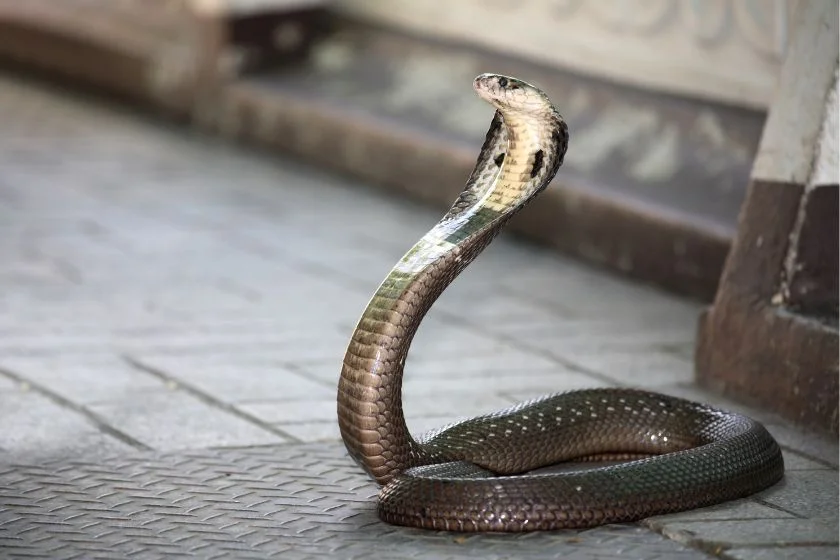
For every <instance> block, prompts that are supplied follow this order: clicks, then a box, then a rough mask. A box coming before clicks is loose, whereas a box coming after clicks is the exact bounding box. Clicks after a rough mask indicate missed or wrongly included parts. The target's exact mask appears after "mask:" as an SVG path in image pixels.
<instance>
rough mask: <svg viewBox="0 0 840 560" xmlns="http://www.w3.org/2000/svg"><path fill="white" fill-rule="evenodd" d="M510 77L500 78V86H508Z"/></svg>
mask: <svg viewBox="0 0 840 560" xmlns="http://www.w3.org/2000/svg"><path fill="white" fill-rule="evenodd" d="M507 85H508V79H507V78H504V77H502V78H499V87H507Z"/></svg>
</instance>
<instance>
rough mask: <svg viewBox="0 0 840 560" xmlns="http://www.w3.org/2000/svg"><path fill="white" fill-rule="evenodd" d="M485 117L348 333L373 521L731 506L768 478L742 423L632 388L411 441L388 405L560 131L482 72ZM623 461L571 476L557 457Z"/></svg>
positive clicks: (513, 84)
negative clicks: (449, 196) (441, 210)
mask: <svg viewBox="0 0 840 560" xmlns="http://www.w3.org/2000/svg"><path fill="white" fill-rule="evenodd" d="M474 88H475V90H476V92H477V93H478V94H479V96H480V97H482V98H483V99H484V100H486V101H488V102H489V103H490V104H491V105H493V106H494V107H495V108H496V112H495V115H494V117H493V121H492V124H491V126H490V130H489V131H488V133H487V137H486V140H485V142H484V146H483V147H482V150H481V152H480V155H479V158H478V161H477V163H476V166H475V169H474V171H473V173H472V174H471V175H470V177H469V179H468V181H467V184H466V187H465V188H464V190H463V192H461V194H460V196H459V197H458V198H457V200H456V201H455V203H454V205H453V206H452V208H451V209H450V210H449V212H447V214H446V215H445V216H444V217H443V218H442V219H441V220H440V222H438V223H437V224H436V225H435V226H434V227H433V228H432V229H431V230H430V231H429V232H428V233H427V234H426V235H424V236H423V237H422V238H421V239H420V240H419V241H418V242H417V243H416V244H415V245H414V247H413V248H412V249H411V250H410V251H409V252H408V253H406V255H405V256H404V257H403V258H402V259H401V260H400V261H399V262H398V263H397V265H396V266H395V267H394V268H393V269H392V270H391V272H390V273H389V274H388V276H387V277H386V278H385V280H384V281H383V282H382V284H381V285H380V287H379V289H378V290H377V291H376V293H375V294H374V296H373V298H372V299H371V301H370V303H369V304H368V306H367V308H366V309H365V311H364V313H363V315H362V317H361V319H360V320H359V323H358V325H357V327H356V329H355V331H354V332H353V335H352V338H351V341H350V344H349V346H348V349H347V353H346V355H345V357H344V362H343V367H342V371H341V378H340V381H339V387H338V420H339V427H340V429H341V435H342V439H343V440H344V443H345V445H346V447H347V449H348V451H349V453H350V455H351V457H353V458H354V459H355V460H356V462H357V463H358V464H359V465H360V466H361V467H362V468H363V469H364V470H365V471H366V472H367V473H368V474H369V475H371V476H372V477H373V478H374V479H375V480H376V481H377V482H378V483H380V484H381V485H383V488H382V490H381V491H380V495H379V505H378V512H379V516H380V517H381V518H382V519H383V520H385V521H387V522H389V523H394V524H398V525H407V526H415V527H425V528H432V529H446V530H457V531H513V532H516V531H534V530H546V529H559V528H581V527H591V526H595V525H599V524H603V523H611V522H624V521H634V520H638V519H641V518H644V517H647V516H651V515H655V514H662V513H668V512H674V511H680V510H685V509H690V508H695V507H701V506H706V505H711V504H715V503H719V502H722V501H726V500H730V499H734V498H738V497H744V496H747V495H749V494H752V493H754V492H757V491H760V490H762V489H764V488H766V487H768V486H770V485H772V484H774V483H775V482H777V481H778V480H780V479H781V477H782V476H783V473H784V464H783V461H782V455H781V451H780V449H779V446H778V445H777V443H776V441H775V440H774V439H773V437H772V436H771V435H770V434H769V433H768V432H767V430H766V429H765V428H764V426H762V425H761V424H760V423H758V422H755V421H753V420H752V419H750V418H748V417H745V416H742V415H739V414H734V413H731V412H726V411H722V410H718V409H715V408H712V407H709V406H706V405H703V404H699V403H695V402H691V401H687V400H683V399H679V398H675V397H671V396H666V395H661V394H657V393H651V392H647V391H641V390H634V389H620V388H607V389H591V390H581V391H572V392H567V393H560V394H555V395H549V396H546V397H542V398H539V399H537V400H534V401H531V402H528V403H523V404H520V405H517V406H514V407H512V408H510V409H507V410H503V411H500V412H497V413H494V414H489V415H486V416H481V417H477V418H473V419H470V420H466V421H463V422H460V423H458V424H454V425H451V426H448V427H446V428H443V429H441V430H437V431H435V432H433V433H431V434H427V435H426V436H424V437H421V438H419V439H415V438H413V437H412V436H411V434H410V433H409V431H408V428H407V426H406V422H405V418H404V415H403V409H402V396H401V386H402V376H403V367H404V365H405V360H406V356H407V353H408V349H409V346H410V345H411V341H412V338H413V337H414V334H415V333H416V331H417V329H418V327H419V326H420V322H421V321H422V319H423V317H424V315H425V314H426V312H427V311H428V310H429V308H430V307H431V305H432V304H433V303H434V301H435V300H436V299H437V298H438V297H439V296H440V295H441V293H442V292H443V290H444V289H446V287H447V286H448V285H449V284H450V283H451V282H452V281H453V280H454V279H455V277H456V276H458V274H459V273H460V272H461V271H463V270H464V268H465V267H466V266H467V265H469V263H470V262H472V260H473V259H475V257H476V256H477V255H478V254H479V253H480V252H481V251H482V250H483V249H484V248H485V247H486V246H487V245H488V244H489V243H490V242H491V241H492V240H493V238H494V237H495V236H496V235H497V234H498V233H499V231H500V230H501V229H502V227H503V226H504V224H505V223H506V222H507V221H508V220H509V219H510V217H511V216H513V215H514V214H515V213H516V212H517V211H519V210H520V209H521V208H522V207H523V206H525V205H526V204H527V203H528V202H529V201H531V200H532V199H533V198H534V197H535V196H536V195H537V194H538V193H539V192H540V191H542V190H543V189H544V188H545V187H546V185H548V183H549V182H550V181H551V179H552V178H553V177H554V175H555V173H556V172H557V169H558V168H559V167H560V165H561V164H562V162H563V157H564V155H565V152H566V147H567V143H568V129H567V127H566V123H565V122H564V121H563V118H562V117H561V116H560V114H559V113H558V112H557V110H556V109H555V108H554V107H553V105H552V104H551V102H550V101H549V99H548V97H547V96H546V95H545V94H544V93H543V92H542V91H540V90H539V89H537V88H536V87H534V86H532V85H530V84H527V83H525V82H522V81H520V80H517V79H514V78H510V77H507V76H499V75H493V74H483V75H481V76H479V77H478V78H476V80H475V82H474ZM572 460H576V461H580V460H628V462H622V463H620V464H615V465H610V466H602V467H598V468H594V469H588V470H577V471H572V472H561V473H548V474H538V473H529V471H532V470H534V469H538V468H541V467H545V466H548V465H554V464H557V463H561V462H564V461H572Z"/></svg>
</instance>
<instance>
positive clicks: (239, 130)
mask: <svg viewBox="0 0 840 560" xmlns="http://www.w3.org/2000/svg"><path fill="white" fill-rule="evenodd" d="M331 23H332V33H331V34H329V35H328V36H327V37H325V38H324V39H322V40H320V41H319V42H318V43H316V44H315V45H314V47H313V50H312V53H311V56H310V57H309V58H308V59H307V62H306V64H305V65H301V66H298V67H297V68H294V69H285V70H283V71H271V70H269V71H263V72H257V73H254V74H251V75H248V76H245V77H243V78H241V79H239V80H237V81H235V82H230V83H228V84H226V85H225V86H224V87H223V89H222V91H221V92H220V94H219V102H218V103H217V104H213V105H211V106H208V107H206V108H205V109H204V110H202V111H201V112H200V113H199V114H198V115H197V122H198V123H199V124H200V125H201V126H203V127H205V128H206V129H208V130H215V131H217V132H219V133H221V134H223V135H227V136H230V137H235V138H241V139H243V140H245V141H248V142H252V143H255V144H259V145H262V146H268V147H270V148H272V149H278V150H281V151H283V152H287V153H293V154H295V155H296V156H298V157H302V158H305V159H308V160H309V161H312V162H313V163H315V164H317V165H320V166H326V167H329V168H332V169H335V170H337V171H340V172H344V173H350V174H353V175H356V176H358V177H360V178H363V179H364V180H366V181H370V182H373V183H376V184H379V185H381V186H382V187H383V188H386V189H389V190H393V191H395V192H399V193H403V194H406V195H408V196H410V197H412V198H415V199H418V200H422V201H424V202H427V203H430V204H433V205H435V206H437V207H440V208H445V207H448V205H449V204H451V202H452V200H454V198H455V196H456V195H457V193H458V192H459V191H460V189H461V188H462V186H463V183H464V181H465V179H466V177H467V176H468V174H469V172H470V170H471V169H472V166H473V165H474V162H475V158H476V156H477V151H478V147H479V146H480V145H481V140H482V138H483V136H484V133H485V132H486V127H487V126H488V123H489V119H490V117H491V116H492V112H491V111H490V110H489V108H487V107H486V106H485V105H484V104H483V103H482V102H481V101H480V100H478V99H477V98H475V96H474V94H473V93H472V90H471V88H470V87H469V84H470V82H471V80H472V77H473V76H474V75H475V74H477V73H479V72H481V71H485V70H487V69H494V71H499V72H504V73H510V74H515V75H519V76H522V77H525V78H526V79H529V80H531V81H534V82H536V83H538V84H540V85H541V86H543V87H544V88H546V90H547V91H549V93H550V94H551V95H552V97H553V98H555V99H556V100H557V103H558V106H559V107H560V108H561V110H562V111H563V112H564V113H565V114H566V115H565V116H566V118H567V120H568V121H569V123H570V128H571V134H572V143H571V148H570V152H569V155H568V156H567V163H566V165H565V166H564V167H563V168H562V169H561V171H560V173H559V174H558V177H557V179H556V180H555V184H554V187H552V188H551V189H549V191H548V192H547V193H546V194H544V195H542V196H541V197H540V199H539V202H538V203H536V204H534V205H531V206H530V207H529V208H527V209H526V210H525V211H524V212H523V213H522V215H521V216H519V217H518V218H517V219H515V220H514V222H513V223H512V224H511V229H512V230H513V231H516V232H518V233H520V234H523V235H525V236H527V237H529V238H531V239H534V240H536V241H538V242H540V243H544V244H548V245H551V246H553V247H556V248H558V249H560V250H562V251H564V252H568V253H571V254H574V255H577V256H579V257H581V258H583V259H585V260H588V261H590V262H594V263H597V264H601V265H604V266H606V267H609V268H613V269H616V270H618V271H619V272H621V273H622V274H626V275H629V276H632V277H635V278H638V279H641V280H643V281H647V282H652V283H655V284H658V285H660V286H662V287H665V288H667V289H669V290H671V291H674V292H677V293H680V294H684V295H690V296H693V297H697V298H701V299H706V300H710V299H711V298H712V296H713V294H714V292H715V289H716V287H717V281H718V278H719V275H720V271H721V269H722V267H723V263H724V260H725V258H726V254H727V251H728V249H729V243H730V240H731V237H732V235H733V234H734V230H735V227H734V226H735V220H736V216H737V212H738V207H739V206H740V203H741V200H742V197H743V189H744V187H745V186H746V182H747V179H748V174H749V167H750V164H751V162H752V154H753V153H754V150H755V147H756V145H757V143H758V137H759V134H760V131H761V126H762V124H763V115H762V114H760V113H756V112H752V111H746V110H739V109H732V108H727V107H719V106H715V105H709V104H704V103H698V102H691V101H688V100H684V99H678V98H671V97H667V96H662V95H657V94H652V93H649V92H642V91H637V90H632V89H629V88H624V87H621V86H616V85H612V84H606V83H604V82H598V81H594V80H590V79H586V78H583V77H580V76H576V75H574V74H568V73H559V72H557V71H555V70H551V69H546V68H544V67H540V66H538V65H534V64H531V63H528V62H524V61H521V60H515V59H510V58H505V57H501V56H499V55H495V54H489V53H486V52H482V51H477V50H475V49H471V48H467V47H464V46H459V45H451V44H441V43H436V42H431V41H429V40H427V39H423V38H417V37H412V36H408V35H404V34H400V33H395V32H392V31H389V30H387V29H380V28H376V27H371V26H369V25H366V24H363V23H359V22H354V21H352V20H342V19H335V18H333V19H332V20H331ZM616 138H617V139H618V140H616Z"/></svg>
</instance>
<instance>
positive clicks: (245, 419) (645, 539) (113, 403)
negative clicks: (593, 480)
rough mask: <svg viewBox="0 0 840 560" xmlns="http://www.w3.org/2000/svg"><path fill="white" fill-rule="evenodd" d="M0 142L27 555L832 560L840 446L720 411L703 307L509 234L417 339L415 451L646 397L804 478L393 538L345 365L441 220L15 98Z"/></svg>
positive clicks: (12, 526) (148, 131) (1, 387)
mask: <svg viewBox="0 0 840 560" xmlns="http://www.w3.org/2000/svg"><path fill="white" fill-rule="evenodd" d="M0 121H2V122H3V123H4V127H3V129H2V130H0V260H2V262H3V263H4V267H3V270H2V271H0V426H2V427H3V429H2V430H0V465H2V466H0V548H2V550H3V556H6V557H12V558H14V557H49V558H63V557H66V558H113V557H115V556H116V557H124V556H129V555H134V556H136V557H138V558H158V557H162V556H167V557H177V556H179V555H193V556H197V557H203V558H213V557H234V558H265V557H272V556H275V557H283V558H324V557H335V558H355V557H366V558H369V557H370V556H371V555H372V554H379V555H381V556H383V557H388V558H452V559H458V558H511V557H524V556H527V557H529V558H581V559H584V558H614V557H616V556H626V557H629V558H686V559H694V558H706V557H709V555H723V556H727V555H728V557H730V558H762V559H763V558H793V557H797V556H795V555H792V553H791V551H800V552H802V554H803V555H804V556H802V557H807V558H832V557H836V555H834V556H832V554H834V551H835V550H836V545H837V539H836V534H837V513H836V509H837V501H836V495H837V442H836V441H832V440H827V439H825V438H822V437H820V436H816V435H814V434H809V433H805V432H802V431H801V430H799V429H797V428H796V427H795V426H793V425H791V424H790V423H787V422H785V421H783V420H781V419H779V418H777V417H775V416H773V415H770V414H767V413H766V412H763V411H760V410H754V409H752V408H750V407H748V406H744V405H742V404H739V403H732V402H730V401H728V400H727V399H723V398H720V397H719V396H717V395H715V394H713V393H709V392H707V391H703V390H700V389H698V388H696V387H695V386H694V385H693V384H692V383H691V372H692V362H691V352H690V350H691V348H692V346H693V332H694V325H695V324H696V320H697V315H698V314H699V312H700V310H701V306H700V305H699V304H698V303H696V302H692V301H690V300H684V299H680V298H676V297H673V296H668V295H664V294H661V293H660V292H658V291H656V290H654V289H652V288H650V287H646V286H641V285H638V284H633V283H629V282H627V281H625V280H622V279H619V278H615V277H613V276H610V275H608V274H605V273H604V272H603V271H599V270H595V269H593V268H588V267H586V266H584V265H582V264H580V263H578V262H575V261H572V260H569V259H565V258H562V257H559V256H557V255H556V254H554V253H552V252H551V251H546V250H542V249H539V248H537V247H534V246H530V245H526V244H523V243H521V242H520V241H518V240H516V239H514V238H512V237H509V236H502V237H501V238H500V239H499V240H498V241H497V242H496V243H494V245H493V246H492V247H491V248H490V249H489V250H488V251H487V253H486V254H485V255H482V257H481V258H480V259H479V260H478V261H477V262H476V264H475V266H474V267H471V268H470V269H469V270H467V271H466V273H465V274H464V275H463V276H462V277H461V278H459V279H458V281H457V282H456V284H455V285H453V286H452V289H451V290H449V291H447V293H446V294H445V295H444V296H443V298H442V299H441V301H440V302H439V304H438V305H437V306H436V307H435V308H434V309H432V311H431V312H430V315H429V317H428V318H427V320H426V321H425V322H424V325H423V328H421V329H420V332H419V333H418V335H417V339H416V344H415V347H414V348H413V351H412V352H411V355H410V356H409V359H408V362H407V379H406V383H405V389H406V406H405V409H406V415H407V418H408V421H409V424H410V426H411V427H412V429H413V430H414V431H415V432H423V431H427V430H430V429H432V428H435V427H439V426H441V425H444V424H447V423H449V422H452V421H454V420H456V419H458V418H461V417H463V416H469V415H474V414H478V413H483V412H490V411H493V410H495V409H498V408H502V407H506V406H509V405H510V404H513V403H514V402H518V401H519V400H524V399H528V398H532V397H536V396H538V395H541V394H544V393H546V392H552V391H557V390H564V389H571V388H579V387H595V386H612V385H646V386H654V387H657V388H659V389H661V390H663V391H665V392H668V393H672V394H675V395H679V396H684V397H689V398H695V399H699V400H703V401H708V402H712V403H715V404H719V405H721V406H725V407H731V408H735V409H737V410H740V411H742V412H746V413H747V414H751V415H754V416H756V417H758V418H760V419H761V420H762V421H764V422H765V423H766V424H767V425H768V427H769V429H770V430H771V431H772V433H773V434H774V435H776V436H777V437H778V439H779V441H780V443H781V444H782V446H783V447H784V453H785V458H786V461H787V463H788V468H789V470H788V475H787V478H786V479H785V481H784V482H783V483H782V484H780V485H778V486H776V487H774V488H772V489H769V490H768V491H766V492H763V493H761V494H758V495H757V496H754V497H751V498H749V499H746V500H739V501H735V502H731V503H728V504H723V505H720V506H716V507H714V508H707V509H704V510H697V511H693V512H686V513H683V514H679V515H675V516H662V517H657V518H653V519H650V520H647V521H645V522H643V523H640V524H628V525H617V526H608V527H602V528H599V529H594V530H591V531H581V532H574V531H559V532H554V533H546V534H540V535H528V536H493V535H476V536H458V535H454V534H450V533H443V532H424V531H418V530H409V529H404V528H398V527H392V526H389V525H386V524H384V523H381V522H380V521H379V520H378V519H377V518H376V515H375V499H376V496H375V494H376V487H375V485H374V484H373V483H372V482H370V481H369V480H367V479H366V478H365V477H364V476H363V475H362V474H361V472H360V470H359V469H358V467H356V466H355V464H354V463H353V462H352V461H351V460H350V459H348V458H347V456H346V452H345V451H344V447H343V444H342V443H341V442H340V439H339V435H338V430H337V422H336V418H335V391H336V384H337V378H338V375H339V369H340V361H341V357H342V355H343V352H344V349H345V346H346V343H347V339H348V337H349V335H350V329H351V328H352V327H353V325H354V324H355V322H356V320H357V319H358V316H359V314H360V313H361V311H362V309H363V307H364V305H365V304H366V303H367V301H368V298H369V297H370V294H371V293H372V292H373V290H374V289H375V287H376V286H377V285H378V283H379V282H380V281H381V279H382V276H383V275H384V274H385V272H386V271H387V269H388V267H389V266H390V263H392V262H395V261H396V260H397V259H398V258H399V257H400V256H401V254H402V253H403V252H404V251H405V250H406V248H407V247H408V246H409V245H410V244H411V242H412V241H413V240H414V239H416V238H418V237H419V236H420V235H422V234H423V233H424V232H425V231H426V230H427V229H428V228H429V227H430V226H431V225H432V224H433V223H434V222H435V221H436V220H437V219H438V212H437V211H434V210H430V209H428V208H424V207H422V206H418V205H415V204H412V203H409V202H406V201H403V200H400V199H395V198H389V197H387V196H385V195H383V194H381V193H379V192H377V191H375V190H373V189H371V188H368V186H366V185H364V184H360V183H355V182H352V181H349V180H347V179H345V178H341V177H336V176H334V175H329V174H327V173H324V172H323V171H319V170H317V169H313V168H309V167H306V166H304V165H302V164H301V163H298V162H294V161H290V160H283V159H276V158H268V157H267V156H265V155H261V154H255V153H251V152H247V151H244V150H240V149H238V148H236V147H234V146H230V145H227V144H225V143H222V142H219V141H216V140H212V139H208V138H206V137H203V136H200V135H196V134H195V133H192V132H190V131H184V130H180V129H174V128H171V127H166V126H163V125H161V124H159V123H156V122H154V121H151V120H148V118H146V117H143V116H140V115H136V114H133V113H131V112H129V111H126V110H124V109H121V108H118V107H113V106H108V105H105V104H102V103H101V102H99V101H92V100H90V99H88V98H84V97H79V96H74V95H71V94H68V93H67V92H63V91H61V90H57V89H54V88H50V87H47V86H44V85H40V84H37V83H33V82H27V81H24V80H22V79H21V78H18V77H14V76H10V75H2V74H0ZM476 302H479V303H480V305H477V304H476ZM484 303H487V305H484ZM473 311H475V313H473ZM529 317H530V319H529Z"/></svg>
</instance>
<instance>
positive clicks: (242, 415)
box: [122, 354, 303, 443]
mask: <svg viewBox="0 0 840 560" xmlns="http://www.w3.org/2000/svg"><path fill="white" fill-rule="evenodd" d="M122 359H123V360H124V361H125V362H126V363H127V364H128V365H129V366H131V367H133V368H134V369H137V370H140V371H143V372H145V373H148V374H151V375H154V376H155V377H157V378H158V379H160V380H162V381H164V382H168V383H177V384H178V386H179V387H181V388H182V389H183V390H184V391H185V392H187V393H189V394H191V395H192V396H194V397H196V398H197V399H199V400H200V401H202V402H204V403H205V404H208V405H210V406H212V407H215V408H218V409H220V410H223V411H225V412H227V413H229V414H232V415H234V416H236V417H237V418H239V419H241V420H245V421H246V422H249V423H251V424H254V425H256V426H258V427H260V428H262V429H263V430H266V431H268V432H271V433H272V434H274V435H278V436H280V437H282V438H285V439H287V440H288V441H289V443H303V441H301V440H300V439H299V438H296V437H295V436H293V435H291V434H289V433H288V432H286V431H284V430H281V429H279V428H278V427H276V426H274V425H273V424H269V423H268V422H265V421H263V420H260V419H259V418H258V417H256V416H254V415H253V414H248V413H247V412H243V411H242V410H239V409H238V408H237V407H235V406H234V405H232V404H228V403H226V402H224V401H221V400H219V399H217V398H215V397H213V396H211V395H208V394H207V393H205V392H204V391H202V390H201V389H199V388H197V387H194V386H193V385H191V384H190V383H186V382H184V381H182V380H181V379H180V378H178V377H175V376H173V375H169V374H168V373H166V372H165V371H163V370H161V369H158V368H155V367H152V366H150V365H147V364H145V363H143V362H142V361H141V360H138V359H136V358H134V357H132V356H130V355H128V354H123V355H122Z"/></svg>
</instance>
